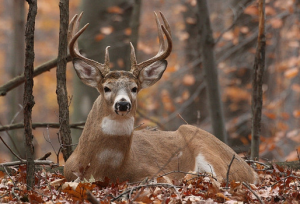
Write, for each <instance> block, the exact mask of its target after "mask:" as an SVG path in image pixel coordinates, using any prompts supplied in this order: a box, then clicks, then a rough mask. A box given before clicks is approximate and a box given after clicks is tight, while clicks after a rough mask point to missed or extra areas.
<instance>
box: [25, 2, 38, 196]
mask: <svg viewBox="0 0 300 204" xmlns="http://www.w3.org/2000/svg"><path fill="white" fill-rule="evenodd" d="M27 2H28V4H29V11H28V16H27V24H26V29H25V43H26V50H25V70H24V77H25V89H24V98H23V107H24V134H25V148H26V160H27V178H26V183H27V189H28V190H31V188H32V187H33V185H34V171H35V166H34V146H33V143H32V140H33V135H32V127H31V124H32V118H31V113H32V107H33V106H34V97H33V95H32V88H33V63H34V30H35V17H36V14H37V1H36V0H27Z"/></svg>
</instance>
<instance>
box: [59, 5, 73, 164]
mask: <svg viewBox="0 0 300 204" xmlns="http://www.w3.org/2000/svg"><path fill="white" fill-rule="evenodd" d="M59 9H60V27H59V47H58V57H57V59H58V61H57V70H56V78H57V86H56V94H57V102H58V105H59V124H60V128H59V136H60V140H61V145H63V148H62V153H63V157H64V160H65V161H67V159H68V158H69V156H70V155H71V154H72V146H71V144H72V138H71V130H70V126H69V101H68V91H67V86H66V66H67V60H66V58H67V55H68V52H67V50H68V40H67V32H68V26H69V0H60V2H59Z"/></svg>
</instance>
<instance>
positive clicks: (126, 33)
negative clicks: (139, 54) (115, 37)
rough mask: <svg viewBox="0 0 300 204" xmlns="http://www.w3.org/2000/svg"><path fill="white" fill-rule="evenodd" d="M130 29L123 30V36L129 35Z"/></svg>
mask: <svg viewBox="0 0 300 204" xmlns="http://www.w3.org/2000/svg"><path fill="white" fill-rule="evenodd" d="M131 32H132V31H131V28H126V29H125V30H124V33H125V35H128V36H129V35H131Z"/></svg>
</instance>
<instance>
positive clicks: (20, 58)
mask: <svg viewBox="0 0 300 204" xmlns="http://www.w3.org/2000/svg"><path fill="white" fill-rule="evenodd" d="M12 4H13V6H12V10H13V11H14V12H13V30H12V35H11V43H12V47H11V54H10V57H9V58H10V59H9V64H10V65H9V70H8V72H9V74H10V77H11V78H14V77H16V76H18V75H21V74H22V73H23V71H24V70H23V69H24V62H25V59H24V57H25V36H24V32H25V2H24V1H20V0H13V1H12ZM23 91H24V87H23V86H19V87H17V88H16V89H15V90H14V91H12V92H11V93H10V94H8V95H7V106H8V108H9V113H8V119H9V120H10V122H11V123H13V122H15V121H17V122H20V121H22V120H23V114H20V113H21V112H22V107H20V104H22V101H23V98H22V95H23ZM9 135H10V137H11V140H12V143H13V145H12V146H16V149H15V151H16V152H18V154H19V156H21V157H22V158H25V147H24V145H23V140H24V138H23V131H11V132H10V133H9Z"/></svg>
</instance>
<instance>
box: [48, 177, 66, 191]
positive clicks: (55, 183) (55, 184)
mask: <svg viewBox="0 0 300 204" xmlns="http://www.w3.org/2000/svg"><path fill="white" fill-rule="evenodd" d="M65 181H66V179H65V178H62V179H56V180H54V181H52V182H50V186H53V187H54V188H55V189H57V188H58V187H60V186H61V185H62V184H63V183H65Z"/></svg>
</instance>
